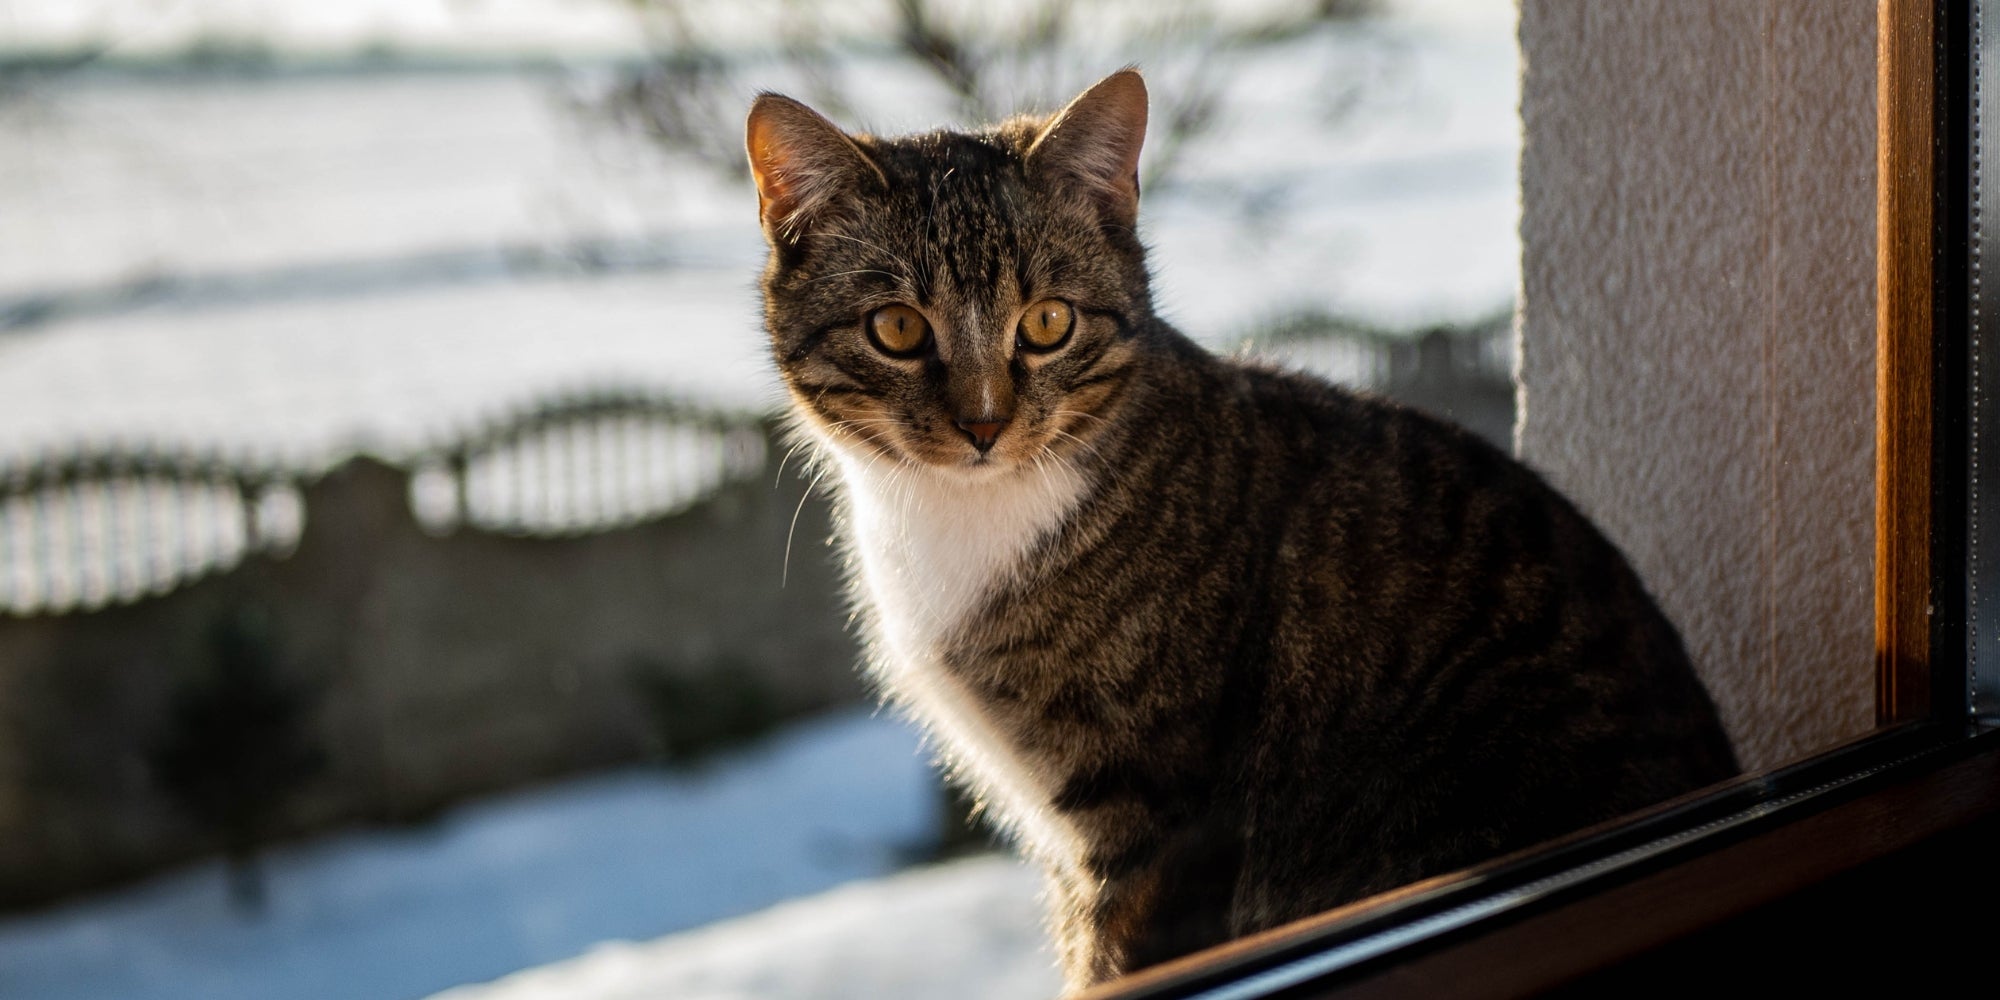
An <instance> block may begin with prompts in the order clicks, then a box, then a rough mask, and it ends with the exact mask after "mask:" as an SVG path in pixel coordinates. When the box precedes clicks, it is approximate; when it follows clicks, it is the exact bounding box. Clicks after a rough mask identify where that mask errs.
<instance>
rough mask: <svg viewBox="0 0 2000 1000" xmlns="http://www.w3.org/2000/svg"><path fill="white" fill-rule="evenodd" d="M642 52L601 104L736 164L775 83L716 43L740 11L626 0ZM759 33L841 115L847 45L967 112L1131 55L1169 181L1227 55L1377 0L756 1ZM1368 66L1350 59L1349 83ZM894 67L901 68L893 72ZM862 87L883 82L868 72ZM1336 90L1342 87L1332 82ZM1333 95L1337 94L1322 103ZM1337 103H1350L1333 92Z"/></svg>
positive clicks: (1372, 8) (1222, 75)
mask: <svg viewBox="0 0 2000 1000" xmlns="http://www.w3.org/2000/svg"><path fill="white" fill-rule="evenodd" d="M627 2H628V3H630V4H631V6H632V7H633V9H634V11H635V13H636V14H637V15H638V17H639V20H640V23H641V24H642V25H643V27H644V30H645V33H646V36H647V38H648V39H649V44H650V47H651V49H652V55H651V56H650V57H649V58H648V59H646V60H645V61H644V62H642V63H640V64H638V65H636V66H634V67H632V68H629V69H627V70H625V71H623V72H622V73H620V74H619V75H618V76H617V78H616V79H615V81H614V83H613V85H612V87H611V88H610V90H609V92H608V94H607V95H606V97H605V98H604V102H603V103H604V105H605V106H606V107H607V108H608V110H610V111H611V112H612V114H613V115H614V116H615V117H616V118H617V119H619V120H622V121H625V122H627V123H630V124H633V125H635V126H637V127H639V128H641V129H642V130H644V131H645V132H646V133H648V134H649V135H651V136H652V137H653V138H654V139H655V140H656V141H658V142H659V143H660V144H661V145H663V146H664V147H666V148H668V149H671V150H674V151H676V152H682V153H688V154H692V155H693V157H694V158H695V159H697V160H699V161H701V162H703V163H705V164H708V165H709V166H711V167H713V168H715V169H718V170H721V171H725V172H727V173H729V174H732V175H736V174H741V173H743V172H744V170H745V167H744V159H743V139H742V125H743V110H744V107H745V105H746V102H747V100H748V97H749V95H750V94H751V93H754V92H755V91H756V90H758V89H762V88H763V87H765V86H770V85H772V84H773V83H774V81H773V80H772V73H771V68H770V66H769V64H768V63H762V64H759V65H757V66H755V67H754V70H755V74H756V75H758V76H761V77H762V79H755V80H753V79H751V78H749V75H748V74H746V72H745V66H744V64H745V63H746V62H748V61H749V60H747V59H746V58H743V57H741V56H740V55H739V53H742V52H746V51H750V50H752V49H754V48H756V47H757V46H746V45H745V44H744V43H743V42H741V41H740V40H739V41H735V42H731V41H726V40H725V39H726V38H727V37H728V36H729V35H730V33H731V32H735V33H736V34H737V35H740V34H741V32H742V24H743V23H744V22H745V20H747V18H745V17H744V16H743V15H742V14H741V13H738V14H737V15H736V16H734V17H731V16H726V15H727V13H728V11H725V9H724V8H725V7H727V8H729V10H733V11H738V12H740V11H741V10H742V8H741V7H740V6H738V5H736V4H734V3H729V4H724V3H721V2H719V0H627ZM764 6H769V7H771V8H772V9H771V10H770V11H768V12H765V11H762V10H761V8H760V11H759V12H760V13H765V14H766V17H765V19H764V23H767V24H768V25H769V27H767V28H760V38H761V39H762V44H763V46H764V47H765V48H766V49H767V51H768V50H769V49H773V48H774V49H775V52H776V54H777V55H778V56H779V57H780V58H781V59H782V60H783V62H784V74H785V78H786V81H787V82H786V83H785V86H786V87H787V88H789V91H790V92H791V93H792V95H793V96H795V97H798V98H800V99H801V100H804V101H806V102H807V103H808V104H811V105H813V106H814V107H817V108H819V109H820V110H821V111H823V112H825V113H827V114H828V115H829V116H831V117H833V118H834V119H836V120H838V121H841V122H843V123H846V124H849V125H852V124H854V123H855V122H856V121H858V120H860V119H861V118H862V117H863V114H862V113H863V112H865V111H866V110H867V109H866V108H865V107H864V101H863V100H862V97H863V93H864V91H865V90H866V89H868V88H866V87H864V86H862V85H861V84H859V83H858V82H857V81H856V80H855V79H854V77H853V74H852V73H851V72H850V69H851V66H850V65H849V64H850V63H851V62H852V59H851V58H850V57H855V56H866V57H870V58H876V59H881V58H886V59H888V60H890V61H891V62H892V63H894V64H895V65H896V67H897V69H899V70H903V69H907V70H911V71H914V73H915V76H916V78H918V79H923V80H927V81H929V82H930V83H931V84H934V85H936V86H938V87H939V88H941V89H942V91H943V92H944V93H945V94H947V95H948V96H949V100H950V101H951V102H952V103H953V104H954V105H955V107H954V108H953V109H952V111H953V114H954V115H955V117H956V118H957V119H958V120H959V121H961V122H966V123H975V122H992V121H998V120H1000V119H1001V118H1004V117H1006V116H1008V115H1010V114H1014V113H1015V112H1017V111H1020V110H1022V109H1025V108H1040V109H1042V110H1045V111H1046V110H1054V109H1055V107H1057V106H1059V104H1060V102H1062V101H1064V100H1067V99H1068V98H1069V97H1071V96H1073V95H1075V94H1076V93H1079V92H1081V91H1082V90H1083V88H1084V87H1086V86H1088V85H1089V84H1090V83H1092V82H1095V81H1096V80H1097V79H1099V78H1101V77H1103V76H1104V75H1106V74H1107V73H1109V72H1111V71H1112V70H1115V69H1117V68H1118V67H1119V66H1121V65H1125V64H1128V63H1131V64H1138V65H1140V66H1141V67H1142V68H1143V69H1144V70H1145V71H1146V73H1147V75H1148V77H1149V78H1150V79H1151V80H1152V82H1153V84H1154V86H1153V87H1152V90H1153V100H1154V105H1153V114H1152V120H1153V129H1152V137H1151V139H1150V140H1149V145H1148V155H1147V161H1146V162H1147V166H1146V176H1145V177H1143V178H1142V179H1141V182H1142V184H1143V185H1145V186H1146V187H1148V188H1154V187H1157V186H1159V185H1160V184H1162V183H1170V182H1171V178H1172V176H1173V172H1174V168H1175V166H1176V165H1177V164H1178V163H1179V161H1180V159H1181V156H1182V154H1183V152H1184V151H1185V149H1186V147H1187V146H1188V144H1189V143H1190V142H1191V141H1193V140H1195V139H1197V138H1199V137H1200V136H1201V135H1202V134H1203V133H1205V132H1207V131H1208V130H1209V129H1210V128H1211V126H1212V125H1213V124H1214V123H1215V122H1216V121H1218V120H1219V118H1220V116H1222V115H1223V114H1224V113H1225V112H1226V111H1227V108H1226V107H1225V105H1226V94H1225V92H1224V91H1225V87H1224V84H1225V83H1226V82H1227V74H1228V71H1229V69H1230V61H1231V59H1232V58H1233V57H1236V56H1240V55H1244V54H1250V53H1254V52H1256V51H1257V50H1260V49H1266V48H1268V47H1271V46H1274V45H1278V44H1281V43H1285V42H1289V41H1292V40H1296V39H1299V38H1302V37H1304V36H1306V35H1308V34H1310V33H1311V32H1314V31H1316V30H1319V29H1321V28H1324V27H1326V26H1327V25H1329V24H1334V23H1337V22H1351V21H1354V20H1356V19H1358V18H1361V17H1363V16H1365V15H1368V14H1373V13H1376V12H1377V11H1378V9H1379V8H1380V7H1381V0H1267V2H1263V3H1256V4H1247V5H1246V4H1242V3H1234V4H1232V3H1230V2H1228V0H1013V2H1005V3H988V4H982V3H976V2H972V0H878V3H875V4H849V3H831V2H824V0H767V3H766V4H765V5H764ZM1368 72H1370V68H1369V67H1356V68H1355V74H1356V79H1355V80H1350V81H1348V87H1347V89H1348V90H1350V91H1351V90H1353V89H1356V88H1358V86H1359V77H1361V76H1362V75H1365V74H1366V73H1368ZM897 79H899V80H900V79H903V77H902V76H901V75H900V74H899V75H898V76H897ZM876 89H877V90H879V89H881V88H880V86H879V84H877V85H876ZM1335 89H1340V88H1335ZM1342 103H1344V102H1343V101H1342V100H1340V99H1337V98H1336V99H1334V100H1332V101H1330V102H1329V106H1339V105H1340V104H1342ZM1345 103H1351V102H1345Z"/></svg>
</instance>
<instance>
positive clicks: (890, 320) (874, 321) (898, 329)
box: [868, 305, 931, 357]
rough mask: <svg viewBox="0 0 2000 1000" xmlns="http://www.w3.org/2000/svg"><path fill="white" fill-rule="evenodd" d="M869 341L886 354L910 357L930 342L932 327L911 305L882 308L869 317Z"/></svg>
mask: <svg viewBox="0 0 2000 1000" xmlns="http://www.w3.org/2000/svg"><path fill="white" fill-rule="evenodd" d="M868 339H870V340H873V341H874V342H875V346H876V347H878V348H881V350H882V353H884V354H893V355H896V356H898V357H907V356H909V355H911V354H915V353H916V352H917V350H918V348H921V347H923V346H924V344H925V343H926V342H928V341H929V340H930V339H931V324H930V321H929V320H926V319H924V314H923V313H920V312H918V311H916V310H915V309H912V308H910V307H909V306H903V305H896V306H883V307H882V308H880V309H877V310H875V311H874V312H872V313H869V314H868Z"/></svg>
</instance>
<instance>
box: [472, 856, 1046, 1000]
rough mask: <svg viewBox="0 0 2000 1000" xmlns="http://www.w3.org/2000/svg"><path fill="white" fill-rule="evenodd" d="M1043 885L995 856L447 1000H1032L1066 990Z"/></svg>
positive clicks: (852, 888) (623, 948) (619, 945)
mask: <svg viewBox="0 0 2000 1000" xmlns="http://www.w3.org/2000/svg"><path fill="white" fill-rule="evenodd" d="M1040 891H1041V885H1040V877H1039V876H1038V875H1036V874H1035V873H1034V872H1032V871H1030V870H1029V868H1028V867H1027V866H1026V865H1024V864H1022V863H1021V862H1019V861H1016V860H1014V859H1013V858H1009V857H1002V856H994V855H988V856H984V857H978V858H972V859H968V860H964V861H954V862H949V863H946V864H941V865H937V866H934V867H930V868H923V869H917V870H914V871H910V872H905V873H903V874H899V875H894V876H891V877H889V878H885V879H880V880H878V881H875V882H862V883H856V884H854V885H848V886H843V887H841V888H838V889H834V890H831V891H828V892H825V893H822V894H820V895H818V896H815V897H812V898H810V899H802V900H798V901H795V902H790V903H785V904H783V905H781V906H776V907H773V908H771V909H769V910H766V911H764V912H762V913H758V914H754V915H751V916H748V917H742V918H739V919H736V920H729V921H725V922H723V923H720V924H717V925H715V926H713V927H705V928H703V929H701V930H698V931H690V932H688V933H686V934H678V935H674V936H672V937H668V938H663V939H661V940H658V941H652V942H648V943H645V944H631V943H627V942H615V943H611V944H606V945H602V946H599V947H597V948H593V949H591V951H590V952H589V953H588V954H586V955H584V956H582V957H581V958H576V959H572V960H570V961H567V962H559V963H556V964H553V965H549V966H545V967H543V968H539V969H534V970H532V971H528V972H522V973H518V974H516V975H512V976H508V977H507V978H505V979H502V980H500V981H498V982H495V983H491V984H486V985H480V986H467V987H461V988H459V989H454V990H449V991H447V992H445V993H443V994H440V995H439V996H438V997H437V998H436V1000H554V998H563V1000H657V998H662V997H672V998H674V1000H749V998H752V997H784V998H787V1000H854V998H857V997H867V998H869V1000H905V998H907V1000H932V998H937V997H952V998H954V1000H1032V998H1036V997H1048V996H1053V995H1055V993H1056V991H1057V990H1058V989H1059V988H1060V987H1061V985H1062V982H1061V977H1060V976H1058V975H1057V973H1056V966H1055V959H1054V956H1053V954H1052V953H1051V952H1050V949H1049V944H1048V941H1047V940H1046V936H1045V932H1044V931H1043V929H1042V923H1041V920H1042V909H1041V900H1040Z"/></svg>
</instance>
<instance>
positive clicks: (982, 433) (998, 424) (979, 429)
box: [958, 419, 1007, 452]
mask: <svg viewBox="0 0 2000 1000" xmlns="http://www.w3.org/2000/svg"><path fill="white" fill-rule="evenodd" d="M1006 426H1007V421H1006V420H1005V419H1001V420H961V421H959V422H958V429H959V430H962V431H964V432H965V434H966V436H967V437H970V438H971V439H972V446H973V447H974V448H977V449H979V450H980V451H982V452H984V451H988V450H990V449H991V448H992V447H993V441H994V439H996V438H998V437H999V436H1000V431H1001V429H1002V428H1004V427H1006Z"/></svg>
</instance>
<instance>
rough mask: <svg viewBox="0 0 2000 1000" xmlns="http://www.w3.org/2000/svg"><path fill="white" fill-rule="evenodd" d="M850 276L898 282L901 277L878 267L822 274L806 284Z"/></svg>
mask: <svg viewBox="0 0 2000 1000" xmlns="http://www.w3.org/2000/svg"><path fill="white" fill-rule="evenodd" d="M852 274H879V275H881V276H882V277H884V278H888V279H889V280H891V281H896V280H900V279H901V278H902V277H903V276H902V275H900V274H896V273H895V272H893V271H884V270H882V269H881V268H879V267H857V268H855V269H854V270H852V271H835V272H834V273H832V274H822V275H820V276H819V277H817V278H814V279H812V280H811V281H808V282H806V284H808V285H816V284H819V283H820V282H822V281H830V280H832V279H834V278H845V277H847V276H848V275H852Z"/></svg>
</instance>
